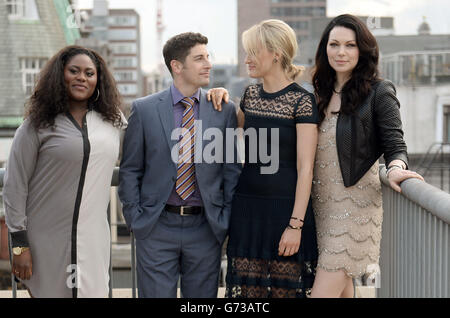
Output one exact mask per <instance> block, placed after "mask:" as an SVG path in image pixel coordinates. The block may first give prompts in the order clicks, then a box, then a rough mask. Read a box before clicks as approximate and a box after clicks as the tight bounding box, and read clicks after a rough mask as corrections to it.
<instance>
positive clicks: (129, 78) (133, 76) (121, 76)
mask: <svg viewBox="0 0 450 318" xmlns="http://www.w3.org/2000/svg"><path fill="white" fill-rule="evenodd" d="M114 77H115V78H116V81H118V82H133V81H137V72H133V71H129V72H114Z"/></svg>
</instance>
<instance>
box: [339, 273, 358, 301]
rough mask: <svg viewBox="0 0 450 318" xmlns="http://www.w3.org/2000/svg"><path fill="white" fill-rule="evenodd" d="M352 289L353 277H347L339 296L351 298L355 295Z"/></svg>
mask: <svg viewBox="0 0 450 318" xmlns="http://www.w3.org/2000/svg"><path fill="white" fill-rule="evenodd" d="M354 291H355V289H354V287H353V279H351V278H350V277H349V279H348V282H347V285H346V286H345V288H344V290H343V291H342V294H341V298H353V297H354V296H355V295H354Z"/></svg>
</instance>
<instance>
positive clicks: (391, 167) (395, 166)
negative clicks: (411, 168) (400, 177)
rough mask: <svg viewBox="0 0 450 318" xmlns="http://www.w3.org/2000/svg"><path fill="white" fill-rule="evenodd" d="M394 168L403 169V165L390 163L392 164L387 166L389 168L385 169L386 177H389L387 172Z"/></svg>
mask: <svg viewBox="0 0 450 318" xmlns="http://www.w3.org/2000/svg"><path fill="white" fill-rule="evenodd" d="M396 169H401V170H404V169H403V166H400V165H392V166H390V167H389V169H387V170H386V177H387V178H388V179H389V173H390V172H391V171H392V170H396Z"/></svg>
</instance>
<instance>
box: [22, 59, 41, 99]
mask: <svg viewBox="0 0 450 318" xmlns="http://www.w3.org/2000/svg"><path fill="white" fill-rule="evenodd" d="M46 62H47V59H46V58H21V59H20V69H21V71H22V87H23V91H24V93H25V95H26V96H30V95H31V94H32V93H33V89H34V85H35V84H36V80H37V77H38V75H39V72H40V71H41V69H42V68H43V67H44V64H45V63H46Z"/></svg>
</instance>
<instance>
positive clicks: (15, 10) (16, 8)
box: [5, 0, 39, 20]
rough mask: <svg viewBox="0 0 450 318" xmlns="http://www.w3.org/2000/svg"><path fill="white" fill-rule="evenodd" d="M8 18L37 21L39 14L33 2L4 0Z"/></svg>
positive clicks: (29, 0) (31, 0)
mask: <svg viewBox="0 0 450 318" xmlns="http://www.w3.org/2000/svg"><path fill="white" fill-rule="evenodd" d="M5 1H6V12H7V13H8V18H9V19H11V20H14V19H26V20H39V12H38V9H37V6H36V1H35V0H5Z"/></svg>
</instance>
